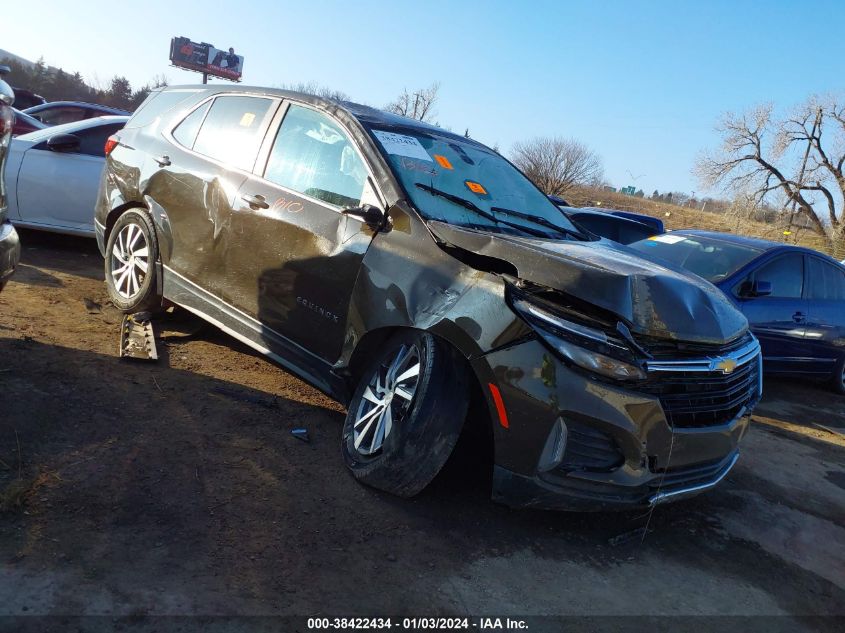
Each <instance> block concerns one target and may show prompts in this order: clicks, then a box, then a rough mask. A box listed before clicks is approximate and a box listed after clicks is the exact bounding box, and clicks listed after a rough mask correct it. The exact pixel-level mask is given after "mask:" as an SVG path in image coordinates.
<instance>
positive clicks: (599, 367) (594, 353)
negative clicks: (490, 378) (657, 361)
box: [510, 297, 646, 380]
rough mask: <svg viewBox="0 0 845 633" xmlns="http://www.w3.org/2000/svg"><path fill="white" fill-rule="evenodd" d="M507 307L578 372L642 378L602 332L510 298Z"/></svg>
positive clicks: (631, 361)
mask: <svg viewBox="0 0 845 633" xmlns="http://www.w3.org/2000/svg"><path fill="white" fill-rule="evenodd" d="M510 303H511V306H513V309H514V310H515V311H516V313H517V314H519V315H520V316H521V317H522V318H523V319H524V320H525V321H526V322H527V323H528V324H529V325H530V326H531V327H532V328H533V329H534V331H535V332H536V333H537V334H538V335H539V336H540V337H541V338H542V339H543V340H544V341H545V342H546V343H547V344H548V345H549V346H550V347H551V348H552V349H554V350H555V351H556V352H558V354H559V355H560V356H562V357H563V358H564V359H566V360H568V361H570V362H572V363H573V364H575V365H577V366H578V367H580V368H582V369H586V370H587V371H590V372H593V373H596V374H600V375H602V376H605V377H607V378H614V379H616V380H642V379H645V377H646V375H645V372H644V371H643V369H642V368H641V367H640V363H639V362H638V361H637V359H636V358H635V356H634V354H633V353H632V352H631V350H630V349H629V348H628V347H627V346H626V345H624V343H621V342H619V341H617V340H614V339H612V338H611V337H609V336H608V335H607V334H606V333H605V332H603V331H602V330H599V329H596V328H592V327H589V326H586V325H582V324H580V323H576V322H574V321H570V320H568V319H566V318H564V317H563V316H561V315H559V314H556V313H554V312H552V311H550V310H547V309H546V308H544V307H541V306H539V305H537V304H536V303H533V302H531V301H529V300H528V299H525V298H522V297H512V299H511V302H510Z"/></svg>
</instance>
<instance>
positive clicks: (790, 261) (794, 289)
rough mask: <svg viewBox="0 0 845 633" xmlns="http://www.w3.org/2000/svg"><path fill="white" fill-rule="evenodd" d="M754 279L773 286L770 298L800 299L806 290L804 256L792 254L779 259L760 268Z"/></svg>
mask: <svg viewBox="0 0 845 633" xmlns="http://www.w3.org/2000/svg"><path fill="white" fill-rule="evenodd" d="M753 278H754V280H755V281H758V282H759V281H768V282H769V283H770V284H772V293H771V294H770V295H769V296H770V297H780V298H784V299H800V298H801V292H802V291H803V289H804V256H803V255H801V254H800V253H792V254H789V255H783V256H782V257H778V258H777V259H774V260H772V261H770V262H769V263H768V264H765V265H763V266H761V267H760V268H758V269H757V270H756V272H754V274H753Z"/></svg>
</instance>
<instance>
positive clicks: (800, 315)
mask: <svg viewBox="0 0 845 633" xmlns="http://www.w3.org/2000/svg"><path fill="white" fill-rule="evenodd" d="M804 319H805V315H804V313H803V312H796V313H795V314H793V315H792V320H793V321H795V322H796V323H801V322H802V321H803V320H804Z"/></svg>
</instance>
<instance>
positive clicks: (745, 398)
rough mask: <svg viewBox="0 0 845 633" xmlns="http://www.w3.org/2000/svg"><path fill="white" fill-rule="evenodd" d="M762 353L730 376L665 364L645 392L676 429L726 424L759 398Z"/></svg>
mask: <svg viewBox="0 0 845 633" xmlns="http://www.w3.org/2000/svg"><path fill="white" fill-rule="evenodd" d="M755 349H756V348H755ZM758 354H759V353H756V354H754V355H752V356H750V357H749V356H747V355H746V356H745V357H743V359H744V362H742V364H740V365H739V366H738V367H736V369H734V370H733V371H732V372H730V373H722V372H721V371H702V369H701V368H698V369H691V368H686V367H684V366H683V364H679V365H678V366H677V367H674V368H673V367H672V366H667V365H668V364H663V365H662V367H663V368H662V369H661V370H660V371H659V372H654V373H652V372H650V377H651V380H650V381H649V383H647V384H646V385H645V386H644V388H643V391H645V392H646V393H650V394H653V395H656V396H657V397H658V398H659V399H660V404H661V406H662V407H663V411H664V413H665V414H666V419H667V421H668V422H669V424H670V425H671V426H673V427H677V428H695V427H707V426H718V425H721V424H725V423H727V422H730V421H731V420H733V419H734V418H735V417H736V416H737V415H739V414H740V412H741V411H742V410H743V408H745V407H748V406H750V405H752V404H753V403H754V402H755V401H756V399H757V397H758V394H759V381H760V362H759V355H758ZM650 368H651V367H650Z"/></svg>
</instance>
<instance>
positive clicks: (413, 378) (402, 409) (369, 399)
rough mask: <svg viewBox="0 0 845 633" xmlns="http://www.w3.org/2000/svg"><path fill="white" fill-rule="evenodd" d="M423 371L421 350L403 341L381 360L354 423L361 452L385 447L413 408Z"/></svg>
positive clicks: (354, 434) (354, 432)
mask: <svg viewBox="0 0 845 633" xmlns="http://www.w3.org/2000/svg"><path fill="white" fill-rule="evenodd" d="M419 375H420V351H419V350H418V349H417V347H416V346H415V345H402V347H400V348H399V351H398V352H397V353H396V355H395V356H393V358H392V360H391V359H388V360H386V361H385V362H384V363H382V364H380V365H379V366H378V367H377V368H376V371H375V373H374V374H373V376H372V377H371V378H370V380H369V381H368V383H367V387H366V388H365V389H364V394H363V397H362V398H361V402H360V404H359V405H358V409H357V411H356V415H355V424H354V426H353V443H354V446H355V450H357V451H358V453H360V454H361V455H374V454H376V453H377V452H378V451H380V450H381V448H382V446H383V445H384V441H385V440H386V439H387V437H388V435H390V431H391V430H392V429H393V427H394V425H396V424H401V422H402V420H403V419H404V418H405V417H406V415H407V413H408V410H409V409H410V406H411V402H412V401H413V399H414V394H415V393H416V390H417V384H418V382H419Z"/></svg>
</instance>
